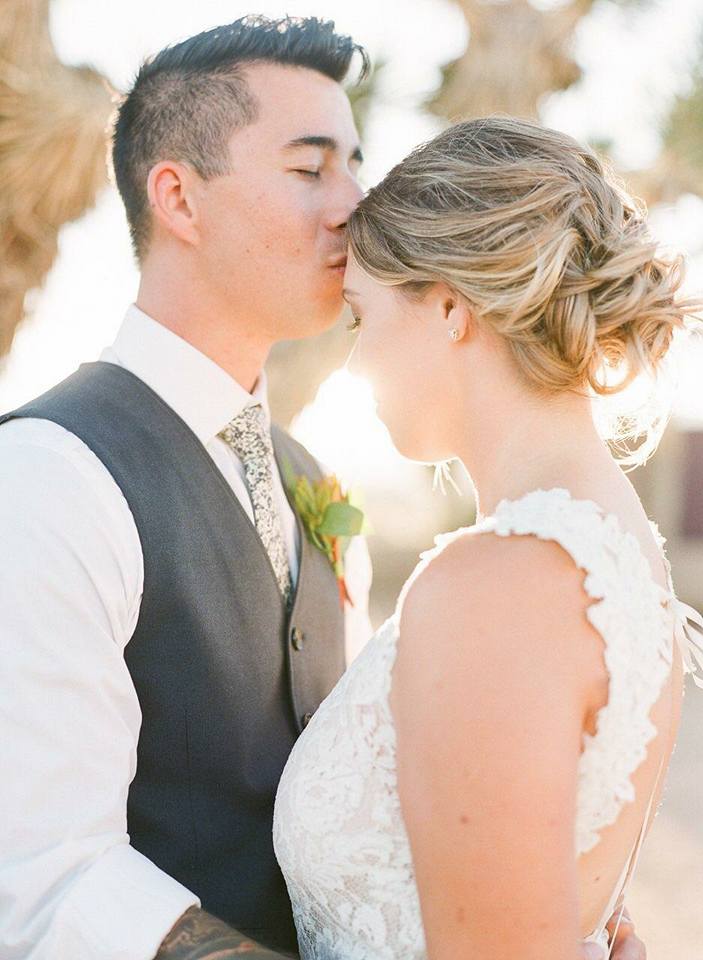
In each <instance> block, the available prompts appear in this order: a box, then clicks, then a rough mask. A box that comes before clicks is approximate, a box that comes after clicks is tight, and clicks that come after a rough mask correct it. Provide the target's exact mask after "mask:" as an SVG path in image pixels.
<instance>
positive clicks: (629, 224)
mask: <svg viewBox="0 0 703 960" xmlns="http://www.w3.org/2000/svg"><path fill="white" fill-rule="evenodd" d="M349 239H350V243H351V247H352V250H353V252H354V256H355V258H356V259H357V261H358V262H359V264H360V266H361V267H362V268H363V269H364V270H365V271H366V272H367V273H368V274H370V275H371V276H372V277H374V278H375V279H376V280H378V281H380V282H381V283H384V284H389V285H403V287H404V289H405V291H406V292H407V293H409V294H410V295H414V294H417V295H421V294H422V292H423V290H424V289H425V288H426V287H427V286H428V285H429V284H431V283H433V282H436V281H438V280H442V281H444V282H445V283H447V284H448V285H449V286H450V287H452V288H453V289H454V290H456V291H457V292H458V293H460V294H461V295H463V296H464V297H465V298H466V300H467V301H468V302H469V304H470V305H471V307H472V310H473V312H474V314H475V315H476V317H477V318H478V319H479V321H484V322H485V323H487V324H489V325H490V327H491V329H492V330H493V331H494V332H495V333H497V334H499V335H500V336H501V337H504V338H505V340H506V341H507V343H508V345H509V347H510V350H511V352H512V354H513V356H514V358H515V360H516V362H517V367H518V369H519V371H521V373H522V375H523V376H524V377H525V378H526V380H527V382H528V383H529V384H531V385H532V387H534V388H535V389H536V390H538V391H540V393H542V394H547V395H548V394H555V393H560V392H563V391H574V390H575V391H579V392H583V391H592V392H593V393H595V394H597V395H600V396H605V395H609V394H614V393H618V392H620V391H622V390H623V389H624V388H625V387H626V386H628V385H629V384H630V383H631V382H632V381H633V380H634V379H635V377H637V376H638V374H640V373H642V372H645V371H646V372H650V373H654V372H656V371H657V369H658V367H659V365H660V362H661V361H662V360H663V358H664V356H665V354H666V352H667V350H668V348H669V345H670V343H671V340H672V335H673V332H674V330H675V329H677V328H681V327H684V325H685V320H686V316H687V314H689V313H691V312H692V311H693V310H694V309H695V308H696V307H697V304H696V303H694V302H693V301H691V300H683V299H682V298H681V297H680V296H679V291H680V287H681V281H682V261H681V258H680V257H671V258H667V257H665V256H664V255H662V254H660V253H658V252H657V245H656V243H655V242H654V241H653V240H652V238H651V236H650V234H649V232H648V229H647V224H646V219H645V214H644V211H643V210H642V209H641V207H640V206H638V204H637V203H636V202H635V201H633V200H632V198H630V197H629V196H628V195H627V194H626V193H625V191H624V189H623V188H622V186H621V185H620V183H619V182H618V181H616V180H615V178H614V177H613V176H612V174H611V173H610V172H609V171H606V169H605V168H604V165H603V163H602V162H601V160H600V159H599V158H598V157H597V156H596V154H595V153H593V152H592V151H591V150H590V149H588V148H585V147H583V146H581V145H580V144H579V143H577V142H576V141H575V140H574V139H572V138H571V137H569V136H567V135H566V134H563V133H560V132H558V131H556V130H550V129H547V128H545V127H542V126H540V125H539V124H537V123H532V122H529V121H526V120H518V119H514V118H510V117H488V118H485V119H479V120H469V121H466V122H463V123H458V124H455V125H454V126H451V127H449V128H448V129H447V130H445V131H444V132H443V133H441V134H440V135H439V136H437V137H435V138H434V139H433V140H431V141H430V142H428V143H425V144H423V145H421V146H420V147H418V148H417V149H416V150H414V151H413V152H412V153H411V154H410V155H409V156H408V157H407V158H406V159H405V160H403V161H402V162H401V163H400V164H398V165H397V166H396V167H395V168H394V169H393V170H391V171H390V173H389V174H388V175H387V176H386V177H385V178H384V179H383V180H382V181H381V183H379V184H378V185H377V186H376V187H374V188H373V189H372V190H371V191H370V192H369V193H368V195H367V196H366V197H365V198H364V199H363V200H362V202H361V203H360V205H359V206H358V208H357V209H356V211H355V212H354V214H353V215H352V217H351V219H350V222H349ZM647 419H648V422H647V423H643V422H642V420H641V418H639V417H636V416H633V415H632V411H630V412H629V413H627V414H624V415H622V416H620V417H619V418H618V423H617V427H616V429H615V430H614V431H612V432H611V436H610V437H609V439H611V440H614V441H616V443H618V444H619V445H620V449H621V452H623V451H624V454H625V455H624V456H623V459H625V460H626V461H627V462H630V463H633V462H641V461H642V460H643V457H642V453H643V452H645V451H646V454H649V453H651V452H652V449H653V448H655V447H656V440H658V436H659V435H660V433H661V430H663V426H664V424H665V422H666V412H664V411H662V410H661V409H659V410H655V411H654V412H652V411H651V410H650V414H649V416H648V418H647ZM657 424H658V425H659V427H660V429H659V430H657ZM655 434H656V438H655V437H654V435H655ZM643 435H644V436H645V442H644V443H643V444H640V445H639V446H638V447H637V450H638V453H639V455H638V456H635V455H634V454H633V453H632V452H631V451H630V450H628V447H627V441H628V440H632V439H635V438H637V437H639V438H640V440H641V438H642V436H643ZM628 455H629V456H628Z"/></svg>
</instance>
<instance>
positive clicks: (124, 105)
mask: <svg viewBox="0 0 703 960" xmlns="http://www.w3.org/2000/svg"><path fill="white" fill-rule="evenodd" d="M334 26H335V25H334V22H332V21H329V20H320V19H318V18H317V17H305V18H298V17H283V18H280V19H277V20H272V19H269V18H268V17H263V16H248V17H242V18H241V19H239V20H235V21H234V22H233V23H230V24H226V25H225V26H221V27H215V28H214V29H212V30H207V31H205V32H204V33H200V34H198V35H197V36H195V37H190V38H189V39H187V40H184V41H182V42H181V43H178V44H176V45H175V46H171V47H166V48H165V49H164V50H162V51H161V52H160V53H158V54H156V56H154V57H152V58H151V59H149V60H147V61H146V62H145V63H144V64H143V65H142V67H141V69H140V70H139V72H138V74H137V77H136V79H135V81H134V84H133V86H132V88H131V90H130V91H129V93H128V94H127V95H126V96H125V97H124V99H123V100H122V102H121V104H120V105H119V107H118V110H117V115H116V118H115V124H114V129H113V140H112V168H113V173H114V178H115V182H116V184H117V188H118V190H119V192H120V196H121V197H122V202H123V203H124V206H125V211H126V214H127V222H128V224H129V230H130V235H131V238H132V245H133V247H134V252H135V255H136V258H137V260H138V261H141V260H143V258H144V254H145V253H146V250H147V248H148V245H149V239H150V234H151V214H150V211H149V201H148V197H147V179H148V176H149V171H150V170H151V168H152V167H153V166H154V165H155V164H157V163H159V162H160V161H162V160H174V161H178V162H180V163H186V164H188V165H190V166H191V167H192V168H193V169H194V170H195V171H196V173H197V174H198V175H199V176H200V177H202V179H203V180H211V179H213V178H215V177H219V176H224V175H226V174H227V173H229V172H230V161H229V151H228V142H229V139H230V137H231V136H232V134H233V132H234V131H235V130H237V129H240V128H242V127H245V126H247V125H248V124H250V123H253V122H254V121H255V120H256V118H257V116H258V104H257V102H256V98H255V97H254V95H253V94H252V92H251V90H250V89H249V87H248V85H247V82H246V77H245V74H244V69H243V68H244V67H245V66H246V65H251V64H253V63H278V64H281V65H283V66H295V67H307V68H308V69H310V70H315V71H317V72H318V73H321V74H323V75H324V76H327V77H329V78H330V79H332V80H334V81H336V82H337V83H342V81H344V80H345V79H346V78H347V75H348V73H349V71H350V68H351V64H352V60H353V59H354V56H355V54H357V55H358V57H359V59H360V68H359V72H358V75H357V77H356V82H360V81H361V80H363V79H364V78H365V77H366V76H367V74H368V71H369V58H368V54H367V52H366V51H365V50H364V48H363V47H361V46H360V45H359V44H357V43H355V42H354V40H352V38H351V37H348V36H344V35H341V34H338V33H335V29H334Z"/></svg>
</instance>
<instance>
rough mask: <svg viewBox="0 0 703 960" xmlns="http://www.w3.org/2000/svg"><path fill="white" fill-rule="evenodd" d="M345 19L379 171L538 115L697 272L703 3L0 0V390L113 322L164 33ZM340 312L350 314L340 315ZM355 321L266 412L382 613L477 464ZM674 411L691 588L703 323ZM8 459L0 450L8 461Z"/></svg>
mask: <svg viewBox="0 0 703 960" xmlns="http://www.w3.org/2000/svg"><path fill="white" fill-rule="evenodd" d="M252 12H257V13H264V14H268V15H270V16H281V15H283V14H286V13H288V14H292V15H317V16H322V17H325V18H329V19H334V20H335V21H336V24H337V28H338V29H339V30H341V31H344V32H348V33H351V34H352V35H353V36H354V37H355V39H356V40H358V41H359V42H361V43H363V44H364V45H365V46H366V47H367V48H368V49H369V51H370V53H371V55H372V57H373V61H374V64H375V70H374V72H373V74H372V76H371V77H370V79H369V81H368V82H366V83H365V84H364V86H363V87H362V88H360V89H358V90H354V91H351V96H352V98H353V101H354V106H355V112H356V115H357V120H358V123H359V127H360V130H361V133H362V139H363V143H364V153H365V155H366V157H367V161H366V163H365V166H364V170H363V181H364V183H365V185H366V186H371V185H372V184H373V183H375V182H376V181H377V180H378V179H379V178H380V177H381V176H383V174H384V173H385V172H386V171H387V170H388V169H389V168H390V167H391V166H392V165H393V164H394V163H395V162H397V161H398V160H400V159H401V158H402V157H403V156H404V155H405V154H406V153H407V152H408V151H409V150H410V149H411V148H412V147H413V146H414V145H416V144H417V143H418V142H419V141H421V140H423V139H427V138H429V137H431V136H432V135H433V134H434V133H435V132H437V131H439V130H440V129H441V128H442V127H443V126H444V125H445V124H446V123H447V122H448V120H450V119H458V118H462V117H469V116H477V115H483V114H486V113H491V112H504V113H513V114H519V115H522V116H531V117H538V118H539V119H541V120H542V121H543V122H545V123H547V124H549V125H552V126H556V127H559V128H560V129H562V130H565V131H567V132H569V133H571V134H573V135H574V136H576V137H578V138H579V139H581V140H583V141H588V142H589V143H591V144H592V145H593V146H594V147H595V148H596V149H598V150H599V151H600V152H602V153H603V154H605V155H606V156H608V157H609V158H610V160H611V161H612V163H613V165H614V166H615V168H616V170H617V171H618V173H619V174H620V176H621V177H623V178H624V180H625V182H626V184H627V185H628V187H629V188H630V189H631V191H632V192H633V193H635V194H636V195H637V196H639V197H641V198H642V199H643V200H644V201H645V202H646V203H647V205H648V207H649V209H650V215H651V221H652V225H653V229H654V231H655V233H656V235H657V236H658V237H659V238H660V239H661V240H662V242H663V243H664V244H665V245H667V246H670V247H673V248H674V249H676V250H682V251H683V252H685V253H686V254H687V257H688V281H687V284H688V287H689V288H690V290H691V291H692V292H694V291H701V290H703V0H619V2H618V0H355V2H353V3H350V2H342V0H324V2H315V0H302V2H298V0H288V2H285V3H279V2H265V0H251V2H248V3H242V2H238V0H237V2H234V0H229V2H225V0H199V2H198V3H193V2H191V0H151V2H149V3H144V2H143V0H121V2H120V3H119V4H115V3H114V2H112V0H89V2H88V0H51V2H50V0H0V355H1V356H2V359H1V360H0V407H1V408H2V409H10V408H12V407H14V406H16V405H18V404H19V403H21V402H23V401H25V400H27V399H29V398H31V397H32V396H35V395H36V394H38V393H40V392H41V391H43V390H44V389H46V388H47V387H49V386H50V385H51V384H53V383H55V382H56V381H58V380H60V379H61V378H63V377H64V376H65V375H67V374H68V373H70V372H71V371H72V370H73V369H75V367H76V366H77V365H78V364H79V363H80V362H82V361H84V360H93V359H96V358H97V356H98V354H99V352H100V350H101V349H102V347H103V346H105V345H106V344H108V343H109V342H111V340H112V338H113V336H114V334H115V333H116V331H117V328H118V326H119V324H120V322H121V319H122V315H123V313H124V310H125V308H126V306H127V305H128V304H129V303H130V302H131V301H132V300H133V299H134V296H135V294H136V288H137V272H136V267H135V265H134V263H133V261H132V256H131V251H130V245H129V238H128V233H127V227H126V223H125V220H124V218H123V214H122V209H121V205H120V201H119V198H118V196H117V193H116V191H115V189H114V188H113V187H112V186H111V185H110V184H109V182H108V178H107V173H106V166H105V153H106V141H105V129H106V125H107V123H108V120H109V116H110V113H111V111H112V109H113V103H114V96H115V95H116V94H119V92H120V91H123V90H125V89H127V87H128V86H129V84H130V81H131V79H132V77H133V75H134V73H135V71H136V69H137V67H138V65H139V63H140V61H141V60H142V59H143V58H144V57H146V56H147V55H149V54H150V53H153V52H155V51H157V50H158V49H160V48H161V47H163V46H165V45H166V44H168V43H171V42H174V41H177V40H179V39H182V38H183V37H185V36H188V35H190V34H193V33H197V32H199V31H201V30H204V29H207V28H209V27H212V26H215V25H217V24H220V23H226V22H228V21H230V20H233V19H235V18H236V17H239V16H242V15H244V14H247V13H252ZM343 319H344V320H345V321H346V320H347V319H348V318H343ZM351 343H352V341H351V339H350V336H349V334H348V333H347V332H346V330H345V328H344V323H340V324H339V326H338V327H337V328H336V329H335V330H332V331H330V332H329V333H328V334H326V335H325V336H324V337H322V338H319V339H318V340H317V341H316V342H315V343H314V344H313V343H304V342H301V343H285V344H281V345H280V347H279V348H277V350H276V351H275V353H274V354H273V355H272V357H271V360H270V363H269V377H270V382H271V400H272V407H273V409H274V413H275V416H276V418H277V419H278V420H279V422H281V423H282V424H284V425H287V426H290V427H291V429H292V430H293V432H294V433H295V435H296V436H298V437H299V439H301V440H302V441H303V442H304V443H305V444H306V445H307V446H308V447H309V448H310V449H311V450H312V452H313V453H315V454H316V455H317V456H318V457H319V458H320V459H321V460H322V461H323V462H324V463H325V464H326V465H327V466H328V467H329V468H331V469H334V470H336V471H337V472H338V473H339V474H340V475H341V476H342V478H343V479H344V480H345V481H346V482H347V483H348V484H349V485H350V486H352V487H353V488H355V489H356V490H360V491H362V492H363V500H364V506H365V509H366V512H367V515H368V517H369V519H370V521H371V524H372V526H373V531H374V532H373V534H372V535H371V536H370V538H369V545H370V548H371V553H372V557H373V561H374V570H375V576H374V588H373V593H372V602H371V612H372V619H373V621H374V624H375V625H378V624H379V623H380V622H381V621H382V619H384V618H385V616H387V615H388V614H389V613H390V612H391V611H392V608H393V605H394V601H395V597H396V595H397V593H398V590H399V589H400V586H401V585H402V582H403V580H404V579H405V577H406V576H407V575H408V573H409V572H410V570H411V569H412V567H413V566H414V564H415V562H416V560H417V556H418V553H419V552H420V551H421V550H423V549H425V548H427V547H428V546H430V545H431V543H432V538H433V536H434V535H435V534H436V533H437V532H439V531H442V530H447V529H451V528H453V527H455V526H457V525H460V524H468V523H471V522H472V520H473V517H474V502H473V499H472V495H471V490H470V484H469V483H468V481H467V479H466V478H465V477H464V476H462V474H461V472H460V471H459V470H458V469H457V468H456V467H453V468H452V475H453V478H454V480H455V482H456V489H454V488H453V487H452V486H451V485H449V486H447V487H446V493H442V492H441V490H439V489H433V470H432V469H431V468H430V467H428V466H423V465H419V464H413V463H409V462H407V461H404V460H403V459H402V458H401V457H400V456H399V455H398V454H397V453H396V452H395V451H394V449H393V448H392V446H391V444H390V441H389V439H388V436H387V433H386V431H385V429H384V427H383V426H382V424H380V422H379V421H378V420H377V419H376V417H375V414H374V402H373V397H372V396H371V393H370V391H369V388H368V386H367V385H366V384H365V383H364V382H363V381H362V380H360V379H359V378H358V377H356V376H355V375H354V374H353V373H352V372H351V371H350V369H349V368H348V366H347V360H348V356H349V352H350V348H351ZM672 376H674V377H675V380H676V384H675V390H674V395H673V416H672V420H671V423H670V426H669V428H668V430H667V432H666V434H665V436H664V440H663V442H662V444H661V446H660V448H659V451H658V452H657V454H656V455H655V456H654V457H653V458H652V459H651V460H650V461H649V463H648V464H647V465H646V466H645V467H643V468H640V469H638V470H636V471H635V472H634V473H633V474H631V476H632V479H633V481H634V482H635V484H636V486H637V488H638V490H639V492H640V494H641V496H642V499H643V501H644V503H645V506H646V508H647V510H648V512H649V515H650V516H651V517H652V518H654V519H656V520H657V522H658V524H659V526H660V529H661V531H662V533H663V534H664V536H665V537H666V538H667V540H668V551H669V556H670V559H671V562H672V566H673V572H674V577H675V581H676V584H677V588H678V592H679V595H680V596H681V598H682V599H684V600H686V601H687V602H689V603H692V604H694V605H697V606H698V607H699V608H703V338H701V337H700V336H698V337H694V336H692V337H688V338H687V339H685V340H681V341H680V342H679V344H678V345H677V347H676V348H675V351H674V356H673V364H672ZM0 469H1V467H0ZM701 810H703V693H698V692H697V691H694V689H693V687H692V686H691V687H690V688H689V690H688V695H687V697H686V702H685V707H684V717H683V724H682V731H681V737H680V742H679V746H678V748H677V752H676V755H675V757H674V761H673V765H672V769H671V773H670V776H669V781H668V787H667V797H666V801H665V803H664V807H663V809H662V811H661V812H660V814H659V815H658V817H657V820H656V822H655V825H654V827H653V829H652V833H651V836H650V840H649V843H648V845H647V846H646V848H645V852H644V855H643V859H642V863H641V867H640V869H639V872H638V875H637V877H636V880H635V883H634V885H633V888H632V893H631V895H630V896H629V901H630V907H631V911H632V913H633V915H634V916H635V918H636V920H637V924H638V927H639V930H640V933H641V934H642V935H643V936H644V938H645V940H646V941H647V944H648V948H649V957H650V960H670V958H672V960H673V958H676V960H701V958H703V818H702V817H701V815H700V814H701Z"/></svg>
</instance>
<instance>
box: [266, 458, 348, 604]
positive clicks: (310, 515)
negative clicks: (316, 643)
mask: <svg viewBox="0 0 703 960" xmlns="http://www.w3.org/2000/svg"><path fill="white" fill-rule="evenodd" d="M284 473H285V480H286V486H287V487H288V492H289V493H290V495H291V498H292V500H293V505H294V507H295V511H296V513H297V514H298V516H299V517H300V519H301V521H302V523H303V526H304V527H305V533H306V535H307V538H308V540H309V541H310V543H311V544H312V545H313V546H314V547H317V549H318V550H320V551H322V553H324V555H325V556H326V557H327V559H328V560H329V562H330V564H331V565H332V569H333V570H334V574H335V576H336V578H337V585H338V586H339V601H340V603H341V605H342V607H343V606H344V601H345V600H348V601H349V603H351V604H352V606H353V605H354V602H353V600H352V598H351V597H350V596H349V591H348V590H347V584H346V581H345V579H344V554H345V553H346V551H347V547H348V546H349V541H350V540H351V538H352V537H355V536H357V535H358V534H360V533H361V532H362V530H363V528H364V514H363V513H362V511H361V510H360V509H359V508H358V507H355V506H354V505H353V504H352V503H351V502H350V498H349V494H348V493H345V492H343V491H342V486H341V484H340V482H339V480H338V479H337V477H336V476H335V475H334V474H330V475H328V476H326V477H322V479H321V480H315V481H314V482H313V483H311V482H310V480H309V479H308V478H307V477H306V476H304V475H303V476H296V475H295V474H294V473H293V471H292V469H291V467H290V464H286V465H285V466H284Z"/></svg>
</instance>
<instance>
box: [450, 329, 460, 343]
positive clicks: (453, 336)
mask: <svg viewBox="0 0 703 960" xmlns="http://www.w3.org/2000/svg"><path fill="white" fill-rule="evenodd" d="M449 339H450V340H453V341H454V343H456V342H457V340H458V339H459V331H458V330H457V328H456V327H452V329H451V330H450V331H449Z"/></svg>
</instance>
